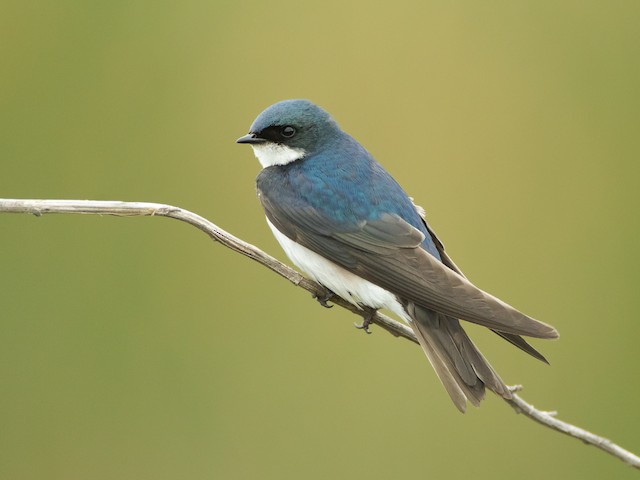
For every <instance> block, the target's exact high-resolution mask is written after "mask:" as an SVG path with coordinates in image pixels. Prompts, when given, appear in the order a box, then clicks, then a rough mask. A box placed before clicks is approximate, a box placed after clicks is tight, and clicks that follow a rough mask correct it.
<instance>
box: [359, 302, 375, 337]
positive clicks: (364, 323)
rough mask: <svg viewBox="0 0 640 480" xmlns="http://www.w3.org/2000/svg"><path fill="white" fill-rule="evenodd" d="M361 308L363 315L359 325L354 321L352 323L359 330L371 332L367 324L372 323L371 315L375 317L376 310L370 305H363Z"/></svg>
mask: <svg viewBox="0 0 640 480" xmlns="http://www.w3.org/2000/svg"><path fill="white" fill-rule="evenodd" d="M363 309H364V315H363V316H362V318H363V320H362V323H361V324H360V325H358V324H357V323H354V325H355V327H356V328H358V329H360V330H364V331H365V332H366V333H368V334H371V331H370V330H369V325H371V324H372V323H373V317H375V315H376V312H377V311H378V310H376V309H375V308H371V307H363Z"/></svg>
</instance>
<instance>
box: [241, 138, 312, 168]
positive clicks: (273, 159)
mask: <svg viewBox="0 0 640 480" xmlns="http://www.w3.org/2000/svg"><path fill="white" fill-rule="evenodd" d="M251 148H253V153H254V154H255V156H256V158H257V159H258V161H259V162H260V164H261V165H262V168H266V167H271V166H273V165H286V164H287V163H291V162H295V161H296V160H300V159H301V158H302V157H304V156H305V154H306V153H307V152H305V151H304V149H303V148H293V147H287V146H286V145H281V144H278V143H274V142H266V143H256V144H253V145H251Z"/></svg>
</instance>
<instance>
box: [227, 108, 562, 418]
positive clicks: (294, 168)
mask: <svg viewBox="0 0 640 480" xmlns="http://www.w3.org/2000/svg"><path fill="white" fill-rule="evenodd" d="M236 142H237V143H240V144H248V145H250V146H251V147H252V149H253V152H254V154H255V156H256V157H257V159H258V161H259V162H260V164H261V165H262V170H261V171H260V173H259V174H258V176H257V178H256V187H257V196H258V198H259V200H260V203H261V204H262V207H263V208H264V212H265V215H266V219H267V224H268V226H269V227H270V229H271V231H272V232H273V235H274V236H275V238H276V240H277V241H278V242H279V243H280V245H281V247H282V249H283V250H284V252H285V253H286V255H287V256H288V257H289V259H290V260H291V261H292V262H293V263H294V264H295V265H296V266H297V267H298V268H299V269H301V270H302V271H303V272H304V273H305V274H306V275H308V276H309V277H310V278H311V279H313V280H315V281H316V282H318V283H319V284H321V285H322V286H323V287H324V288H325V289H326V290H327V292H328V296H327V297H325V298H319V300H320V301H321V303H323V304H324V305H325V306H326V305H327V304H326V300H327V299H328V298H330V297H331V295H337V296H339V297H341V298H343V299H344V300H346V301H348V302H350V303H352V304H354V305H356V306H357V307H358V308H360V309H362V310H366V311H370V312H375V311H377V310H378V309H381V308H384V309H387V310H388V311H391V312H392V313H394V314H395V315H397V316H398V317H399V318H400V319H401V320H402V321H404V322H405V323H407V324H408V325H409V326H410V327H411V329H412V330H413V332H414V333H415V336H416V337H417V339H418V342H419V344H420V346H421V347H422V349H423V351H424V353H425V354H426V356H427V358H428V360H429V362H430V363H431V365H432V367H433V369H434V370H435V373H436V375H437V377H438V378H439V380H440V382H441V383H442V385H443V386H444V388H445V390H446V391H447V393H448V394H449V396H450V397H451V400H452V401H453V403H454V405H455V406H456V407H457V409H458V410H460V411H461V412H463V413H464V412H465V411H466V408H467V404H468V402H470V403H471V404H472V405H474V406H479V405H480V402H481V400H483V399H484V398H485V392H486V390H487V389H489V390H491V391H493V392H494V393H495V394H496V395H498V396H500V397H503V398H505V399H510V398H512V393H511V390H510V389H509V387H507V385H505V383H504V382H503V380H502V379H501V378H500V376H499V375H498V373H496V371H495V370H494V368H493V367H492V366H491V365H490V364H489V362H488V361H487V360H486V359H485V357H484V356H483V355H482V354H481V353H480V351H479V350H478V348H477V347H476V346H475V344H474V343H473V342H472V340H471V339H470V338H469V336H468V335H467V333H466V332H465V330H464V329H463V328H462V324H461V323H460V321H461V320H463V321H466V322H471V323H475V324H479V325H482V326H484V327H487V328H489V329H491V330H492V331H493V332H495V333H496V334H498V335H499V336H500V337H502V338H503V339H505V340H507V341H509V342H510V343H511V344H513V345H515V346H516V347H518V348H520V349H521V350H523V351H525V352H526V353H528V354H530V355H532V356H533V357H535V358H537V359H539V360H541V361H543V362H546V363H548V362H547V360H546V359H545V357H544V356H543V355H542V354H540V353H539V352H538V351H537V350H536V349H534V348H533V347H532V346H531V345H530V344H529V343H528V342H527V341H526V340H525V339H524V338H522V336H528V337H534V338H542V339H552V338H558V336H559V335H558V332H557V331H556V329H555V328H554V327H552V326H551V325H548V324H546V323H543V322H541V321H538V320H535V319H533V318H531V317H529V316H527V315H525V314H523V313H521V312H519V311H518V310H516V309H515V308H514V307H512V306H510V305H509V304H507V303H505V302H503V301H502V300H500V299H498V298H497V297H495V296H493V295H491V294H489V293H487V292H485V291H483V290H481V289H479V288H478V287H476V286H475V285H473V284H472V283H471V282H470V281H469V280H468V279H467V278H466V277H465V276H464V274H463V273H462V271H461V270H460V269H459V268H458V267H457V266H456V264H455V263H454V262H453V261H452V260H451V258H450V257H449V255H448V254H447V253H446V252H445V249H444V246H443V244H442V242H441V241H440V240H439V239H438V237H437V236H436V235H435V233H434V231H433V229H432V228H431V227H430V226H429V224H428V223H427V221H426V218H425V215H424V210H423V209H421V208H420V207H418V206H416V205H415V204H414V202H413V199H412V198H411V197H409V195H408V194H407V193H406V192H405V191H404V190H403V189H402V187H401V186H400V185H399V184H398V182H396V181H395V180H394V178H393V177H392V176H391V175H390V174H389V173H388V172H387V171H386V170H385V169H384V168H383V167H382V165H381V164H380V163H378V162H377V161H376V160H375V159H374V158H373V156H372V155H371V154H370V153H369V152H368V151H367V150H366V149H365V148H364V147H363V146H362V145H361V144H360V143H359V142H358V141H357V140H355V139H354V138H353V137H351V136H350V135H349V134H347V133H346V132H344V131H343V130H342V129H341V128H340V126H339V125H338V123H337V122H336V121H335V120H334V119H333V118H332V117H331V115H329V113H327V112H326V111H325V110H324V109H322V108H321V107H319V106H318V105H316V104H314V103H312V102H311V101H309V100H305V99H291V100H283V101H280V102H278V103H275V104H273V105H271V106H269V107H268V108H267V109H265V110H264V111H263V112H262V113H260V114H259V115H258V116H257V117H256V119H255V120H254V122H253V123H252V125H251V127H250V129H249V133H248V134H247V135H244V136H242V137H240V138H238V139H237V140H236ZM368 323H369V322H367V320H366V318H365V322H364V323H363V326H364V327H365V328H366V327H367V326H368Z"/></svg>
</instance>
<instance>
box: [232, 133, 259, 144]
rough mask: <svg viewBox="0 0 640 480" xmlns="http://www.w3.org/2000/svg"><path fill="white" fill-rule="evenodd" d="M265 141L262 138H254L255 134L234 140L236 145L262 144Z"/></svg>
mask: <svg viewBox="0 0 640 480" xmlns="http://www.w3.org/2000/svg"><path fill="white" fill-rule="evenodd" d="M264 142H266V140H265V139H264V138H260V137H258V136H256V134H255V133H249V134H247V135H245V136H244V137H240V138H239V139H237V140H236V143H248V144H254V145H255V144H256V143H264Z"/></svg>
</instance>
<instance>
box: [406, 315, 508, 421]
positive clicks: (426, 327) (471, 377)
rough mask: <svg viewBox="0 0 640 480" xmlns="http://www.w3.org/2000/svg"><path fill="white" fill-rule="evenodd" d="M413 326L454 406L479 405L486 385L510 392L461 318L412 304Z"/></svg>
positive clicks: (504, 392) (462, 409)
mask: <svg viewBox="0 0 640 480" xmlns="http://www.w3.org/2000/svg"><path fill="white" fill-rule="evenodd" d="M406 310H407V313H408V314H409V316H410V317H411V319H412V322H411V327H412V328H413V331H414V332H415V334H416V337H417V338H418V341H419V343H420V345H421V346H422V349H423V350H424V352H425V354H426V355H427V358H428V359H429V361H430V362H431V365H432V366H433V368H434V370H435V371H436V374H437V375H438V378H439V379H440V381H441V382H442V384H443V385H444V387H445V389H446V390H447V392H448V393H449V396H450V397H451V400H453V403H454V404H455V406H456V407H457V408H458V410H460V411H461V412H463V413H464V411H465V410H466V404H467V400H469V401H470V402H471V403H472V404H473V405H475V406H478V405H479V404H480V402H481V401H482V400H483V399H484V396H485V386H486V387H487V388H489V389H490V390H492V391H493V392H495V393H496V394H498V395H500V396H501V397H504V398H511V392H510V391H509V389H508V387H507V386H506V385H505V384H504V382H503V381H502V379H501V378H500V377H499V376H498V374H497V373H496V372H495V370H494V369H493V368H492V367H491V365H490V364H489V362H487V360H486V359H485V358H484V357H483V356H482V354H481V353H480V351H479V350H478V349H477V348H476V346H475V345H474V344H473V342H472V341H471V339H470V338H469V337H468V336H467V334H466V332H465V331H464V330H463V329H462V327H461V326H460V322H459V321H458V319H456V318H453V317H449V316H446V315H443V314H441V313H437V312H435V311H433V310H430V309H426V308H424V307H421V306H419V305H415V304H412V303H409V304H408V305H407V307H406Z"/></svg>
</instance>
